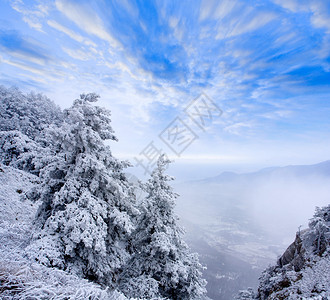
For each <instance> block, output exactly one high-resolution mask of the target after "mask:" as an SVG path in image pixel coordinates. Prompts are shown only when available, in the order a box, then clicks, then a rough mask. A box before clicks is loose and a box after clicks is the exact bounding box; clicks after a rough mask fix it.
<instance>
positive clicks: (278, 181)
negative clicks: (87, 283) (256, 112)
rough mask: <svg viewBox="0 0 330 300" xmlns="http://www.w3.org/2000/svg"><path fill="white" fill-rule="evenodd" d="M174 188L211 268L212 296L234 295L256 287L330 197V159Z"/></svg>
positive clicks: (189, 234)
mask: <svg viewBox="0 0 330 300" xmlns="http://www.w3.org/2000/svg"><path fill="white" fill-rule="evenodd" d="M175 189H176V191H177V192H178V193H179V194H180V197H179V199H178V204H177V213H178V215H179V217H180V219H181V222H182V225H183V226H184V227H185V229H186V240H187V242H188V244H189V245H190V246H191V247H192V248H193V249H194V250H195V251H198V252H199V254H200V258H201V261H202V262H203V263H204V264H205V265H207V267H208V270H206V271H205V277H206V279H207V280H208V282H209V283H208V286H207V288H208V292H209V296H210V297H211V298H212V299H215V300H216V299H230V297H232V296H233V294H235V293H236V292H237V291H238V290H239V289H243V288H246V287H248V286H254V287H255V285H256V283H257V278H258V276H259V275H260V272H261V271H262V270H263V269H264V268H265V267H266V266H267V265H269V264H273V263H275V261H276V259H277V258H278V256H279V255H280V254H282V253H283V251H284V250H285V249H286V248H287V247H288V246H289V244H290V243H291V242H293V240H294V238H295V234H296V232H297V231H298V230H299V226H301V228H304V227H306V226H308V219H309V218H311V217H312V215H313V213H314V209H315V206H324V205H327V204H328V203H329V202H330V201H329V198H330V162H324V163H321V164H318V165H312V166H290V167H284V168H269V169H264V170H261V171H258V172H254V173H246V174H236V173H229V172H227V173H222V174H220V175H219V176H217V177H214V178H208V179H203V180H199V181H190V182H186V183H182V184H177V185H176V186H175ZM234 279H235V280H234Z"/></svg>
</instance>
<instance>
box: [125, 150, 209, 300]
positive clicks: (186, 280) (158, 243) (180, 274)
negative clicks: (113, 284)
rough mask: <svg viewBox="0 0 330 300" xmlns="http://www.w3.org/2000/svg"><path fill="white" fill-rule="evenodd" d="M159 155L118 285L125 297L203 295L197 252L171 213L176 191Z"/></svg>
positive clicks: (189, 296)
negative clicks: (130, 254) (184, 236)
mask: <svg viewBox="0 0 330 300" xmlns="http://www.w3.org/2000/svg"><path fill="white" fill-rule="evenodd" d="M168 163H169V160H167V159H165V157H164V155H162V156H161V157H160V158H159V160H158V162H157V167H156V168H155V170H154V171H153V173H152V175H151V178H150V179H149V180H148V182H147V183H146V184H145V186H144V189H145V191H146V193H147V196H146V198H145V200H144V202H143V204H142V208H141V214H140V216H139V222H138V225H137V228H136V230H135V232H134V233H133V238H132V242H133V245H134V253H133V255H132V257H131V259H130V261H129V262H128V264H127V265H126V268H125V269H124V272H123V273H122V275H121V279H120V282H119V287H120V289H121V290H122V291H123V293H125V294H126V296H128V297H137V298H143V299H154V298H155V297H157V296H161V297H163V298H166V299H182V300H183V299H199V300H200V299H202V298H203V296H204V294H205V292H206V290H205V285H206V281H205V280H203V279H202V269H203V268H202V266H201V265H200V263H199V261H198V257H197V255H196V254H191V253H190V252H189V248H188V246H187V245H186V244H185V242H184V241H183V240H182V229H181V228H180V227H179V226H178V224H177V217H176V215H175V213H174V205H175V199H176V198H177V196H178V195H177V194H176V193H174V192H173V189H172V187H171V186H170V185H169V184H168V181H170V180H173V178H172V177H170V176H168V175H166V174H165V173H164V172H165V169H166V167H167V165H168Z"/></svg>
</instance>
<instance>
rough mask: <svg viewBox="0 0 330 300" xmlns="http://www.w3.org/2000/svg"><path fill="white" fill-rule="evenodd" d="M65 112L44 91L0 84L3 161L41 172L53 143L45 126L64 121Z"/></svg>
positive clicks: (1, 159)
mask: <svg viewBox="0 0 330 300" xmlns="http://www.w3.org/2000/svg"><path fill="white" fill-rule="evenodd" d="M62 117H63V116H62V112H61V110H60V108H59V107H57V106H56V105H55V104H54V103H53V102H52V101H51V100H49V99H48V98H47V97H45V96H43V95H41V94H35V93H30V94H27V95H24V94H22V93H21V92H20V91H19V90H18V89H17V88H10V89H7V88H5V87H3V86H0V145H1V148H0V161H1V162H2V163H4V164H5V165H11V166H13V167H16V168H19V169H22V170H25V171H29V172H31V173H34V174H38V173H39V170H40V168H41V167H42V166H44V165H45V164H46V163H47V160H46V159H45V158H46V156H47V155H48V150H49V149H48V146H49V144H50V143H51V141H50V140H48V139H47V138H46V137H45V136H44V135H43V132H44V131H43V129H45V128H48V127H49V126H50V125H51V124H56V125H59V124H61V122H62Z"/></svg>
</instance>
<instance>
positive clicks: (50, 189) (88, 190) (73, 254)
mask: <svg viewBox="0 0 330 300" xmlns="http://www.w3.org/2000/svg"><path fill="white" fill-rule="evenodd" d="M98 97H99V96H97V95H96V94H87V95H85V94H82V95H81V96H80V99H77V100H75V101H74V103H73V105H72V107H70V108H69V109H67V110H65V111H64V122H63V124H62V125H61V126H60V127H59V128H58V127H56V126H51V127H50V129H49V130H48V134H49V136H50V138H51V139H52V141H53V149H52V152H53V155H54V157H53V159H52V161H51V162H50V163H49V164H48V165H47V166H46V167H45V168H44V169H43V170H42V177H43V184H42V187H41V192H40V195H41V200H42V205H41V206H40V209H39V211H38V214H37V220H36V223H37V226H38V228H39V229H40V231H38V232H37V233H36V234H35V240H34V242H33V243H32V244H31V246H30V248H29V250H30V254H31V255H32V256H33V255H34V254H35V259H36V260H38V261H40V262H41V263H42V264H45V265H47V266H51V267H58V268H60V269H64V270H68V271H70V272H73V273H75V274H78V275H80V276H82V277H84V278H88V279H91V280H94V281H96V282H99V283H103V284H106V285H108V286H110V287H113V286H114V285H115V282H116V277H117V275H118V273H119V272H120V269H121V267H122V265H123V264H124V263H125V261H126V260H127V259H128V257H129V245H128V241H129V236H130V233H131V231H132V229H133V228H134V224H133V218H134V216H135V215H136V213H137V209H136V208H135V204H134V202H135V201H134V194H133V189H132V187H131V186H130V184H129V183H128V181H127V180H126V178H125V176H124V174H123V168H125V167H126V166H127V165H128V163H126V162H121V161H119V160H117V159H116V158H114V157H113V156H112V154H111V151H110V148H109V146H106V145H105V144H104V141H105V140H113V141H115V140H117V139H116V137H115V136H114V134H113V130H112V127H111V125H110V122H111V120H110V112H109V111H108V110H106V109H104V108H101V107H98V106H94V105H92V102H96V101H97V99H98Z"/></svg>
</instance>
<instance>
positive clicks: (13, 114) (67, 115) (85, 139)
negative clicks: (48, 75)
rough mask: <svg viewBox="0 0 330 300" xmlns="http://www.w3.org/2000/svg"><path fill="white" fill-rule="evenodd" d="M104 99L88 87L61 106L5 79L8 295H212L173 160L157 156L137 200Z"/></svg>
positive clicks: (1, 123) (2, 261)
mask: <svg viewBox="0 0 330 300" xmlns="http://www.w3.org/2000/svg"><path fill="white" fill-rule="evenodd" d="M98 98H99V96H98V95H97V94H95V93H89V94H81V95H80V97H79V98H78V99H76V100H74V102H73V104H72V106H71V107H70V108H68V109H65V110H64V111H61V110H60V109H59V108H57V107H56V106H55V105H54V104H53V103H52V102H51V101H50V100H49V99H48V98H46V97H44V96H42V95H39V94H27V95H23V94H22V93H21V92H20V91H19V90H18V89H15V88H12V89H6V88H4V87H2V86H0V107H1V111H0V146H1V147H0V163H1V169H0V173H1V174H0V175H1V177H0V183H1V184H0V213H1V214H0V241H1V246H0V282H1V287H0V297H1V299H3V298H5V299H50V298H51V299H116V300H119V299H126V298H130V299H132V298H134V299H172V300H178V299H180V300H201V299H204V298H205V297H204V296H205V294H206V289H205V285H206V281H205V280H204V279H203V278H202V270H203V267H202V265H201V264H200V263H199V259H198V255H197V254H196V253H191V252H190V249H189V247H188V246H187V244H186V243H185V242H184V241H183V237H182V236H183V231H182V229H181V227H180V226H179V225H178V223H177V216H176V214H175V213H174V206H175V202H176V201H175V200H176V197H177V194H176V193H175V192H174V191H173V188H172V186H171V185H170V184H169V182H168V181H171V180H173V178H172V177H171V176H169V175H167V174H166V173H165V170H166V169H167V165H168V163H169V162H170V161H169V160H167V159H165V158H164V156H160V157H159V158H158V160H157V165H156V167H155V168H154V170H153V172H152V173H151V175H150V178H149V180H148V181H147V182H145V183H142V182H141V184H140V187H139V188H140V189H143V190H144V191H145V193H144V195H143V196H142V194H141V197H140V199H139V201H137V194H136V191H137V188H136V185H133V184H132V183H131V182H130V181H129V180H128V178H127V177H126V175H125V171H126V168H127V167H128V166H129V165H130V163H129V162H127V161H121V160H119V159H118V158H116V157H114V156H113V155H112V152H111V147H110V144H111V142H115V141H117V137H116V136H115V135H114V130H113V129H112V126H111V112H110V111H109V110H107V109H105V108H103V107H100V106H97V105H94V103H95V102H97V101H98ZM36 106H37V108H36ZM125 297H126V298H125Z"/></svg>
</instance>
